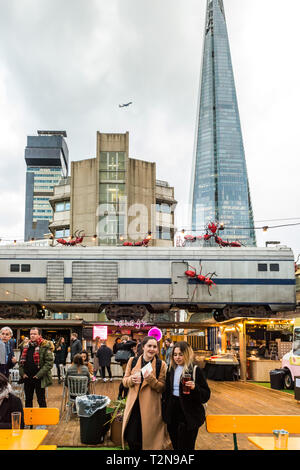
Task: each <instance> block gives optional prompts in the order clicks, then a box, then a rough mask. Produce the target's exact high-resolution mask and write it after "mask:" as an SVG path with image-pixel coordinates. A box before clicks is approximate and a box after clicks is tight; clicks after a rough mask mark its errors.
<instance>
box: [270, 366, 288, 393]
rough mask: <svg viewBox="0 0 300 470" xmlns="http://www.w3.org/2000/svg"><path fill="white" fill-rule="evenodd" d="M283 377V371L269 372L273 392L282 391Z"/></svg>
mask: <svg viewBox="0 0 300 470" xmlns="http://www.w3.org/2000/svg"><path fill="white" fill-rule="evenodd" d="M284 376H285V371H284V370H283V369H274V370H270V382H271V388H273V389H274V390H283V389H284Z"/></svg>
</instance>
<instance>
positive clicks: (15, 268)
mask: <svg viewBox="0 0 300 470" xmlns="http://www.w3.org/2000/svg"><path fill="white" fill-rule="evenodd" d="M19 271H20V265H19V264H11V265H10V272H11V273H18V272H19Z"/></svg>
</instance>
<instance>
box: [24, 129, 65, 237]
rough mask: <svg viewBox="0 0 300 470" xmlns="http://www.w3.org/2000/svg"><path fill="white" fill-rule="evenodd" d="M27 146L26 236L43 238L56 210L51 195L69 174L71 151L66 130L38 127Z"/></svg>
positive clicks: (29, 138)
mask: <svg viewBox="0 0 300 470" xmlns="http://www.w3.org/2000/svg"><path fill="white" fill-rule="evenodd" d="M37 134H38V135H37V136H28V137H27V146H26V148H25V161H26V165H27V171H26V198H25V233H24V240H25V241H28V240H31V239H33V238H34V239H42V238H43V237H44V234H45V233H48V230H49V229H48V225H49V221H52V217H53V210H52V207H51V206H50V204H49V198H50V197H51V196H52V195H53V188H54V186H55V185H56V184H58V182H59V181H60V179H61V178H62V177H66V176H67V175H68V165H69V151H68V147H67V144H66V141H65V137H67V134H66V132H65V131H37Z"/></svg>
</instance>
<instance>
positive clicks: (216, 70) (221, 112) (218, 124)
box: [191, 0, 256, 246]
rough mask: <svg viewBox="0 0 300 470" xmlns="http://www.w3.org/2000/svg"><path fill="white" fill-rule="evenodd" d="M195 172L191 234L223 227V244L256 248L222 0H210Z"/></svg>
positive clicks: (206, 26)
mask: <svg viewBox="0 0 300 470" xmlns="http://www.w3.org/2000/svg"><path fill="white" fill-rule="evenodd" d="M200 80H201V82H200V92H199V104H198V110H197V123H196V136H195V151H194V161H193V168H192V181H191V191H192V193H191V199H192V200H191V202H192V229H193V231H195V232H203V229H204V227H205V226H206V225H207V223H208V222H214V221H218V222H223V223H224V225H225V230H224V231H223V232H222V235H221V236H222V238H223V239H224V240H229V241H232V240H240V241H241V242H242V244H244V245H248V246H255V245H256V239H255V231H254V225H253V213H252V206H251V199H250V191H249V184H248V177H247V168H246V161H245V153H244V146H243V138H242V132H241V125H240V118H239V111H238V104H237V97H236V91H235V84H234V76H233V70H232V64H231V56H230V49H229V41H228V35H227V27H226V21H225V13H224V5H223V1H222V0H208V1H207V11H206V21H205V34H204V49H203V59H202V73H201V78H200Z"/></svg>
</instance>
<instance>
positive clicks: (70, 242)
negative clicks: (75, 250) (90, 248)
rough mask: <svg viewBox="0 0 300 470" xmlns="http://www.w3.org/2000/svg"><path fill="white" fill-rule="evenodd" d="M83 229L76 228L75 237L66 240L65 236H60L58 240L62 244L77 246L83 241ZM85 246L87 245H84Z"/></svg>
mask: <svg viewBox="0 0 300 470" xmlns="http://www.w3.org/2000/svg"><path fill="white" fill-rule="evenodd" d="M82 232H83V230H81V231H79V230H76V232H75V238H72V239H71V240H65V239H64V238H58V239H57V240H56V241H57V243H60V244H61V245H64V246H75V245H81V244H82V242H83V239H84V237H85V235H84V234H83V235H82ZM81 246H84V245H81ZM84 247H85V246H84Z"/></svg>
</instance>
